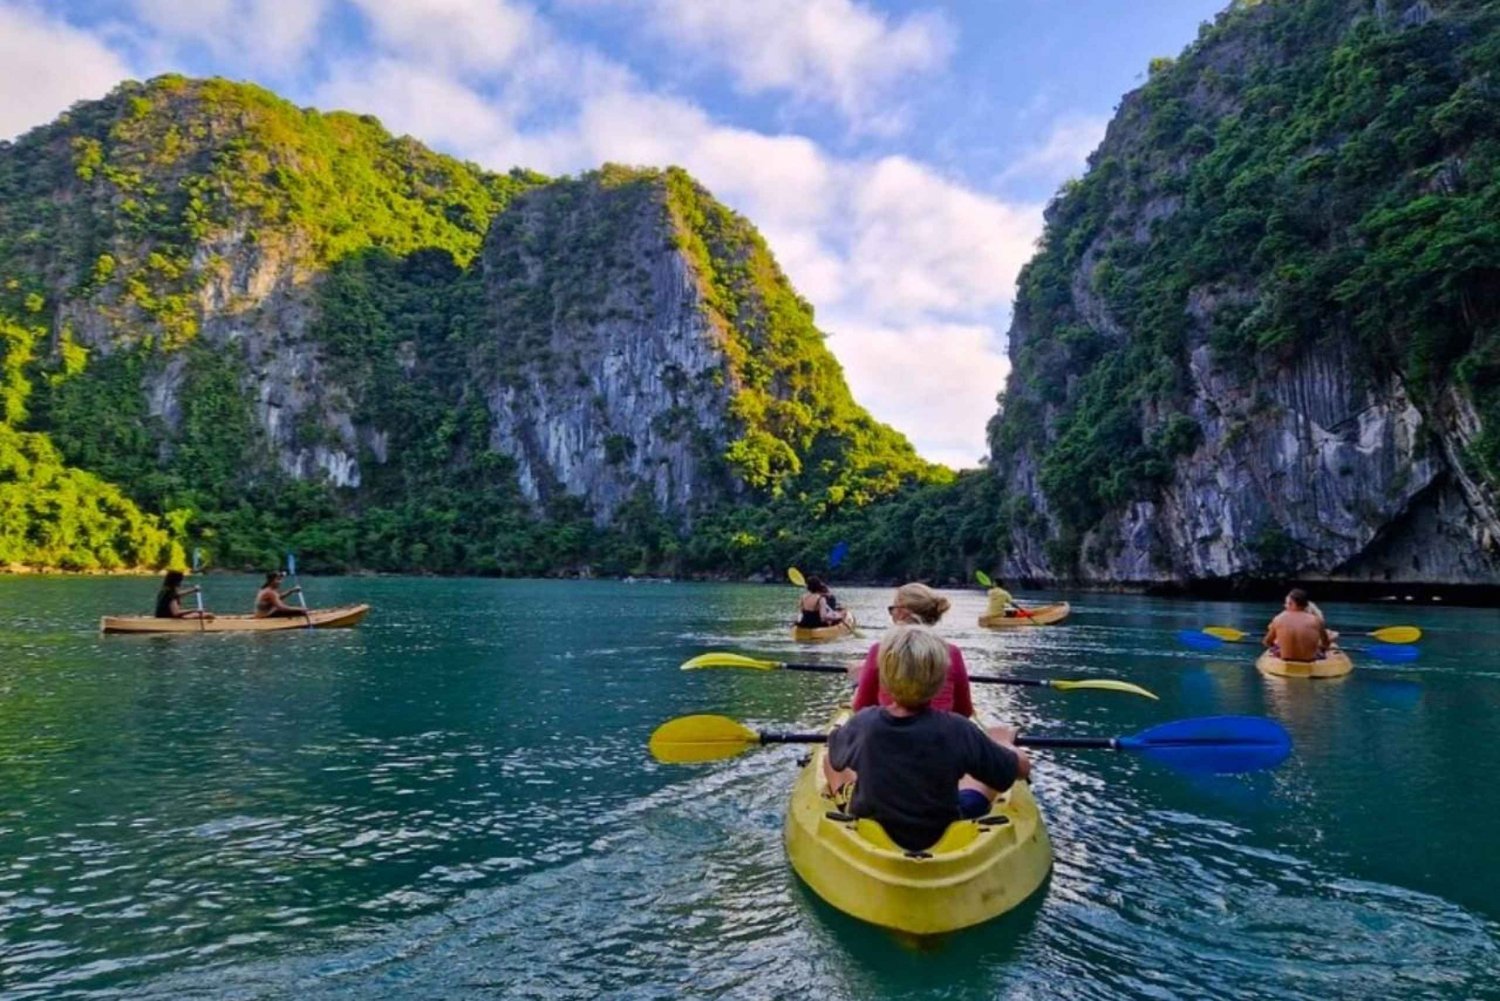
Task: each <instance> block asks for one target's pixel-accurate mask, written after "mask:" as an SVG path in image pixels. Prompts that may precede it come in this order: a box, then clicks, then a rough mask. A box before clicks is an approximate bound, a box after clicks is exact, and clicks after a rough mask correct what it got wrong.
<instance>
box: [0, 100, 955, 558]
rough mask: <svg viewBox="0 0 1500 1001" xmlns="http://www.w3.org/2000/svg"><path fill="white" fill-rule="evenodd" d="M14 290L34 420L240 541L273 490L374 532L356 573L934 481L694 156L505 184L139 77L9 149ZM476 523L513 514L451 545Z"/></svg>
mask: <svg viewBox="0 0 1500 1001" xmlns="http://www.w3.org/2000/svg"><path fill="white" fill-rule="evenodd" d="M0 285H3V288H0V319H6V318H11V317H29V318H32V319H30V320H28V322H40V323H43V324H45V327H46V336H45V337H43V338H40V339H39V340H38V339H37V338H31V337H30V335H28V338H30V339H29V340H28V341H27V345H28V346H27V348H26V353H23V352H21V351H19V350H18V351H17V352H14V353H13V355H14V356H13V357H7V371H9V370H12V369H13V370H15V372H16V373H17V378H20V379H22V380H23V381H24V382H25V391H26V393H29V394H31V402H32V404H33V405H32V406H31V408H30V411H29V414H28V416H27V420H26V426H27V428H28V429H29V430H32V431H35V432H38V433H42V434H45V435H48V436H50V438H51V439H52V440H53V441H55V442H56V443H57V445H58V447H59V448H60V449H61V451H62V453H63V455H64V456H65V457H66V458H67V459H68V460H69V461H70V462H72V463H74V464H76V465H78V466H81V467H83V468H84V469H88V470H91V471H93V472H97V473H98V474H100V475H101V476H104V477H107V478H108V479H111V480H113V481H115V482H117V483H119V484H120V485H121V486H122V487H124V488H125V490H126V493H127V494H129V495H131V496H133V497H135V498H136V499H137V500H139V501H140V502H141V503H142V505H143V506H145V507H146V508H147V509H148V510H153V511H158V512H165V511H167V510H169V509H173V508H178V507H181V508H184V509H187V510H192V511H195V512H198V514H199V517H200V520H202V521H204V522H206V523H208V524H210V525H212V524H215V523H217V522H222V523H223V525H224V526H225V527H224V529H223V530H222V531H226V532H227V531H230V530H231V528H230V526H231V525H232V526H233V527H232V531H234V532H244V531H246V524H247V520H248V519H251V516H250V515H249V514H245V515H243V516H241V515H234V516H230V515H229V514H227V513H226V512H230V511H236V510H237V511H243V510H244V507H243V504H244V501H245V500H246V499H247V498H251V497H255V498H258V499H259V500H258V503H260V504H261V505H262V507H263V509H266V510H271V511H273V512H275V514H274V515H273V516H272V520H271V521H267V522H264V523H263V524H262V523H259V522H257V523H256V525H257V526H258V527H256V528H254V531H256V532H270V533H277V532H286V531H290V530H291V529H290V528H282V527H278V526H281V525H305V524H308V523H309V522H319V521H322V522H327V523H329V524H333V523H334V521H336V520H337V519H339V518H346V517H353V516H359V517H365V516H366V514H368V516H369V517H370V518H373V519H374V522H375V523H376V525H375V527H374V528H371V529H369V531H366V530H365V529H360V530H358V531H354V530H350V531H351V532H352V533H353V534H352V535H351V534H348V533H346V532H345V530H344V529H340V530H339V531H338V532H335V533H334V534H335V535H336V536H337V538H336V539H335V540H333V542H331V543H330V545H335V547H336V548H342V549H343V550H344V552H345V553H346V555H344V556H341V557H340V560H341V561H349V562H358V561H359V560H360V559H361V557H360V556H359V555H358V550H359V547H360V546H361V545H364V543H363V541H361V539H362V538H363V536H365V535H368V534H379V533H380V532H383V531H390V530H391V528H390V525H391V524H393V523H394V524H397V525H399V526H400V528H399V533H398V534H400V535H401V536H402V539H401V540H400V541H397V542H394V543H391V545H392V546H394V547H395V548H394V550H393V551H395V552H397V553H404V554H409V553H412V552H416V553H417V554H418V555H419V556H420V557H421V558H422V559H423V560H424V561H425V560H426V559H427V558H428V554H430V553H431V552H432V550H433V548H434V545H433V543H432V542H431V540H430V539H429V536H431V535H434V534H435V535H436V536H438V537H440V538H441V540H442V542H441V545H442V546H443V547H444V549H445V551H446V555H445V557H444V559H445V560H446V561H448V562H446V563H445V564H444V567H445V568H450V569H463V568H464V561H465V560H468V559H469V558H470V555H471V553H472V550H473V549H474V548H475V547H476V546H485V547H489V548H491V549H494V548H496V547H500V548H504V547H503V546H502V544H501V543H500V542H498V541H493V539H492V538H491V537H493V536H494V535H495V534H496V533H498V532H501V531H502V530H503V531H511V532H520V531H522V527H521V526H522V523H523V522H525V521H526V520H527V519H528V518H529V519H537V518H551V517H554V516H555V517H557V518H561V519H563V520H564V521H569V520H574V519H577V518H580V517H581V518H584V519H587V520H590V521H592V522H593V523H594V524H596V525H599V526H610V525H612V524H614V523H615V522H616V521H618V520H619V518H620V513H621V512H622V510H627V509H628V510H629V511H630V512H631V514H630V516H629V518H627V519H626V520H627V521H630V522H631V524H633V525H635V526H636V528H637V529H638V530H639V531H642V532H647V529H649V532H647V534H650V533H654V532H657V529H656V528H655V527H652V526H654V525H655V524H656V521H657V520H664V521H665V522H666V523H669V524H672V525H675V526H677V527H678V528H679V529H680V528H682V527H684V526H686V525H687V524H689V523H690V522H692V521H693V520H694V519H695V518H697V517H698V516H699V515H701V514H704V513H707V512H711V511H713V510H714V509H716V508H723V507H724V506H725V505H728V504H730V503H732V502H734V501H735V500H737V499H739V498H742V497H747V496H759V497H761V498H764V499H768V500H769V499H774V498H777V497H780V496H783V495H787V494H789V493H795V495H797V496H800V497H804V498H809V499H810V502H812V503H818V504H822V505H825V506H827V505H832V506H835V507H836V506H837V505H838V504H840V503H843V502H845V501H846V500H855V501H857V502H858V503H864V502H867V501H869V500H871V499H874V498H875V497H878V496H881V495H883V494H885V493H889V492H890V491H892V490H895V489H897V488H899V487H900V486H901V485H902V484H904V483H908V482H911V481H914V480H924V479H928V478H930V477H931V476H932V475H933V470H932V469H931V467H929V466H927V465H926V464H925V463H923V462H922V461H921V460H920V459H919V458H918V457H917V456H916V454H915V453H914V451H913V450H912V449H911V447H910V445H909V444H908V443H906V442H905V440H904V439H902V438H901V437H900V436H899V435H897V434H896V433H895V432H893V431H891V430H890V429H889V428H886V427H883V426H881V425H878V424H876V423H875V422H873V421H872V420H870V418H869V417H868V415H867V414H865V413H864V411H863V410H861V409H860V408H859V407H858V406H857V405H856V404H855V403H854V401H853V400H852V399H851V398H850V397H849V393H848V390H847V387H845V385H844V383H843V378H842V373H841V371H840V370H839V367H838V365H837V363H836V362H835V361H834V359H833V358H832V356H831V355H830V354H829V353H828V351H827V349H826V348H825V347H824V345H823V342H822V335H821V334H820V333H819V332H818V330H817V328H816V327H815V326H814V323H813V317H812V311H811V309H810V308H809V307H808V306H807V304H806V303H805V302H804V301H802V300H801V299H800V298H799V297H798V296H797V295H796V293H795V292H794V291H793V290H792V289H791V286H790V284H789V283H788V282H787V280H786V278H785V276H784V275H782V273H781V272H780V270H779V268H778V267H777V266H776V264H775V261H774V259H773V258H772V257H771V254H770V251H769V249H768V248H767V247H766V246H765V244H764V242H763V241H762V240H761V239H760V237H759V236H758V234H756V233H755V231H754V228H753V227H752V226H751V225H750V223H749V222H748V221H746V220H744V219H742V218H740V217H739V216H736V215H735V214H734V213H732V212H730V211H729V210H728V209H726V208H725V207H724V206H722V205H720V204H719V203H717V202H716V201H714V200H713V198H712V197H711V196H710V195H709V193H708V192H706V191H704V190H703V189H702V188H701V187H699V186H698V185H697V184H696V183H694V182H693V181H692V179H691V178H689V177H688V176H687V175H686V174H684V173H682V172H681V171H679V170H675V169H669V170H635V169H625V168H619V167H605V168H603V169H601V170H599V171H596V172H593V173H590V174H587V175H584V176H582V177H580V178H576V179H561V180H548V179H545V178H542V177H540V176H538V175H534V174H530V173H527V172H524V171H513V172H512V173H510V174H508V175H498V174H493V173H489V172H486V171H483V170H480V169H479V168H477V167H474V166H473V165H469V164H462V163H458V162H456V161H453V160H451V159H448V158H446V157H442V156H440V155H438V154H435V153H432V152H431V151H429V150H426V149H425V148H423V147H421V146H420V145H419V144H417V143H415V142H413V141H412V140H410V139H399V138H395V137H392V136H390V135H388V134H387V133H385V132H384V131H383V130H382V129H381V128H380V126H379V124H378V123H377V122H375V121H374V120H373V119H369V118H367V117H356V116H353V115H348V114H343V113H332V114H322V113H319V112H316V111H312V110H308V109H297V108H293V107H292V106H290V105H288V104H286V103H285V102H283V101H281V100H279V99H278V98H276V97H275V96H274V95H271V94H268V93H266V92H264V91H261V90H259V89H257V88H254V87H247V86H243V85H237V84H231V83H227V82H224V81H217V80H210V81H193V80H185V79H182V78H177V77H166V78H161V79H159V80H155V81H152V82H150V83H148V84H125V85H122V87H121V88H120V89H119V90H117V91H116V92H115V93H114V94H112V95H111V96H110V97H109V98H107V99H106V100H104V101H102V102H96V103H92V104H85V105H80V106H78V107H75V108H74V109H73V110H72V111H71V112H70V113H69V115H67V116H65V117H64V118H63V119H61V120H60V121H58V122H57V123H54V124H53V125H51V126H48V127H45V128H43V129H39V130H37V131H35V132H33V133H31V134H30V135H28V136H26V137H23V138H22V139H21V140H20V141H18V142H17V143H15V144H10V145H7V146H5V147H3V148H0ZM32 341H37V343H36V344H34V345H33V344H32ZM33 347H34V348H35V350H32V348H33ZM288 498H290V499H288ZM517 503H519V504H520V508H519V509H516V510H512V509H513V508H514V507H515V505H516V504H517ZM470 506H477V507H478V508H479V509H481V510H484V511H486V512H488V513H490V514H494V515H496V517H499V515H498V514H496V512H501V513H503V514H504V518H503V519H501V522H497V523H496V525H500V524H501V523H502V522H503V525H504V526H505V527H504V528H503V529H502V528H499V527H496V526H491V527H490V528H488V529H484V530H483V531H481V530H480V529H478V528H468V529H455V528H453V527H452V526H454V525H466V524H468V523H469V522H471V521H472V520H473V517H472V515H470V514H466V513H464V512H465V511H467V510H468V507H470ZM283 508H284V509H283ZM381 511H384V512H386V513H385V514H380V513H379V512H381ZM225 518H228V521H224V519H225ZM281 518H285V519H286V521H285V522H282V521H280V520H279V519H281ZM236 519H239V520H236ZM504 519H509V520H504ZM518 519H519V520H518ZM526 531H531V530H530V529H526ZM221 534H222V533H221ZM574 534H575V535H576V534H577V533H574ZM354 536H360V537H361V538H360V539H356V538H355V537H354ZM476 536H479V537H476ZM570 537H571V536H570ZM381 545H382V546H384V545H385V543H381ZM511 548H514V547H511ZM385 552H386V550H382V553H385ZM586 555H587V554H586V553H584V552H582V551H581V550H577V548H576V547H575V548H574V550H570V553H569V555H568V556H567V557H566V558H568V559H572V560H578V559H582V558H584V557H585V556H586ZM486 558H490V557H486ZM495 558H498V557H495ZM552 558H553V557H552V556H539V557H538V558H537V559H538V560H539V561H542V560H550V559H552ZM382 559H383V560H387V562H391V563H394V564H395V565H396V566H402V565H407V561H408V560H410V559H411V557H410V556H409V555H397V556H387V555H383V556H382ZM449 564H452V565H451V566H450V565H449ZM540 565H542V566H546V565H549V564H547V563H545V562H542V563H540Z"/></svg>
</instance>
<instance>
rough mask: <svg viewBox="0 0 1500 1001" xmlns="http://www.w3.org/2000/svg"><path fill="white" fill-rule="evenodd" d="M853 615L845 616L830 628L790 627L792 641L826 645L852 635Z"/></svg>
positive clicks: (851, 613)
mask: <svg viewBox="0 0 1500 1001" xmlns="http://www.w3.org/2000/svg"><path fill="white" fill-rule="evenodd" d="M855 625H856V623H855V621H854V613H853V612H850V613H849V614H848V615H847V616H845V618H844V621H843V622H836V623H834V624H833V625H831V626H823V627H821V628H818V629H804V628H802V627H801V626H793V627H792V639H794V640H796V641H797V642H798V643H827V642H828V641H830V640H836V639H839V638H841V637H844V636H852V635H854V627H855Z"/></svg>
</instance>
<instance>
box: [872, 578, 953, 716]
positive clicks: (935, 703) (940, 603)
mask: <svg viewBox="0 0 1500 1001" xmlns="http://www.w3.org/2000/svg"><path fill="white" fill-rule="evenodd" d="M951 607H952V604H951V603H950V602H949V601H948V599H947V598H945V597H943V596H942V595H941V594H938V593H937V592H936V591H934V590H933V589H932V588H930V587H928V586H927V585H926V584H920V583H916V582H913V583H910V584H902V585H901V586H900V587H898V588H896V593H895V594H894V595H893V596H892V598H891V604H890V605H889V606H887V609H886V610H887V611H888V612H890V613H891V621H892V622H894V623H896V625H898V626H900V625H923V626H935V625H937V624H938V622H939V621H941V619H942V618H943V613H945V612H947V611H948V609H949V608H951ZM858 672H859V673H858V683H857V687H856V688H855V690H854V702H853V707H854V711H855V712H858V711H859V710H861V709H864V708H866V707H868V706H876V705H880V706H889V705H892V704H893V703H892V700H891V696H890V694H889V693H888V692H886V691H884V690H883V689H882V688H881V687H880V644H878V643H877V644H875V645H874V646H872V647H870V650H869V652H868V653H866V654H865V660H864V663H863V664H861V665H860V666H859V668H858ZM932 707H933V708H934V709H938V710H942V711H946V712H955V713H958V714H959V715H960V716H972V715H974V702H973V699H972V698H971V696H970V692H969V671H968V668H967V667H966V666H965V665H964V655H963V652H962V651H961V650H959V648H958V647H956V646H954V645H953V644H952V643H949V644H948V676H947V677H946V678H945V679H944V681H943V684H942V685H941V686H939V688H938V691H937V693H936V694H935V695H934V696H933V698H932Z"/></svg>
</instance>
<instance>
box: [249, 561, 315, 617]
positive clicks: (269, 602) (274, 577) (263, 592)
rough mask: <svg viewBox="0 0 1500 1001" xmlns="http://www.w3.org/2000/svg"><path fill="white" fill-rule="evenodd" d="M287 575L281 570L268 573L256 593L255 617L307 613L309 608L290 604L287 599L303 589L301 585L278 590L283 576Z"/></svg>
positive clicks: (302, 614) (299, 615)
mask: <svg viewBox="0 0 1500 1001" xmlns="http://www.w3.org/2000/svg"><path fill="white" fill-rule="evenodd" d="M285 576H286V575H285V574H283V573H282V572H281V571H280V570H272V571H271V572H270V573H268V574H266V582H265V583H264V584H262V585H261V586H260V590H259V591H257V592H256V594H255V617H256V618H257V619H270V618H279V617H284V616H289V615H295V616H298V617H301V616H304V615H306V614H307V609H305V608H298V607H297V606H296V605H288V604H287V603H286V599H287V598H290V597H291V596H292V595H294V594H299V593H301V591H302V588H300V587H289V588H287V589H286V590H285V591H278V590H277V588H278V587H279V586H280V584H281V581H282V578H283V577H285Z"/></svg>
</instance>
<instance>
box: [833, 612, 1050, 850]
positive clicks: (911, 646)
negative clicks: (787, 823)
mask: <svg viewBox="0 0 1500 1001" xmlns="http://www.w3.org/2000/svg"><path fill="white" fill-rule="evenodd" d="M879 649H880V685H881V688H882V689H883V690H885V691H887V692H889V693H890V694H891V698H892V704H891V705H890V706H885V707H880V708H875V707H871V708H867V709H864V710H863V711H861V712H858V713H855V715H854V717H853V718H852V719H850V720H849V722H848V723H846V724H845V725H844V726H841V727H839V728H838V729H836V730H834V731H833V732H832V733H831V734H829V736H828V754H827V756H826V757H825V759H824V760H825V766H824V772H825V776H826V777H827V779H828V783H829V787H830V788H831V789H832V790H833V791H834V792H835V793H836V792H838V791H839V790H840V789H842V788H843V786H845V785H847V784H848V783H849V782H850V781H852V780H853V778H854V777H856V776H857V777H858V779H859V781H858V782H856V783H855V786H854V795H853V797H852V799H851V800H850V802H849V807H848V809H849V812H850V813H851V814H852V815H854V816H856V817H869V818H871V819H873V820H876V821H879V822H880V825H881V827H883V828H884V829H885V832H886V833H887V834H889V835H890V836H891V840H893V841H895V842H896V844H898V845H900V846H901V847H903V848H905V849H907V850H908V851H922V850H923V849H925V848H929V847H931V846H932V845H933V844H934V843H936V842H937V840H938V839H939V838H941V837H942V836H943V832H944V831H945V830H947V828H948V825H949V824H951V823H953V822H954V821H955V820H959V819H962V818H969V819H974V818H978V817H982V816H984V815H985V814H987V813H988V812H989V810H990V803H991V802H992V801H993V800H994V798H995V796H996V795H997V794H998V792H1000V791H1003V790H1005V789H1008V788H1010V786H1011V783H1013V782H1014V781H1016V780H1017V779H1024V778H1026V777H1027V776H1029V775H1030V774H1031V762H1030V759H1028V758H1027V756H1026V753H1025V752H1024V751H1021V750H1018V749H1017V748H1016V747H1014V742H1015V739H1016V732H1015V730H1013V729H1012V728H1010V727H992V728H990V729H989V731H988V733H986V731H984V730H981V729H979V727H977V726H975V725H974V724H973V723H972V722H970V721H969V720H966V719H962V718H960V717H959V716H956V715H954V714H953V713H947V712H941V711H937V710H935V709H934V708H933V697H934V696H935V695H937V693H938V691H939V690H940V689H941V688H942V687H943V685H944V683H945V681H946V680H947V677H948V664H949V655H948V650H949V646H948V644H947V643H945V642H943V640H942V639H940V638H939V637H938V636H937V635H936V634H935V633H933V632H932V631H931V630H929V629H926V628H924V627H922V626H896V627H894V628H892V629H891V630H890V631H889V632H887V633H886V634H885V635H884V636H883V637H881V640H880V644H879Z"/></svg>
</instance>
